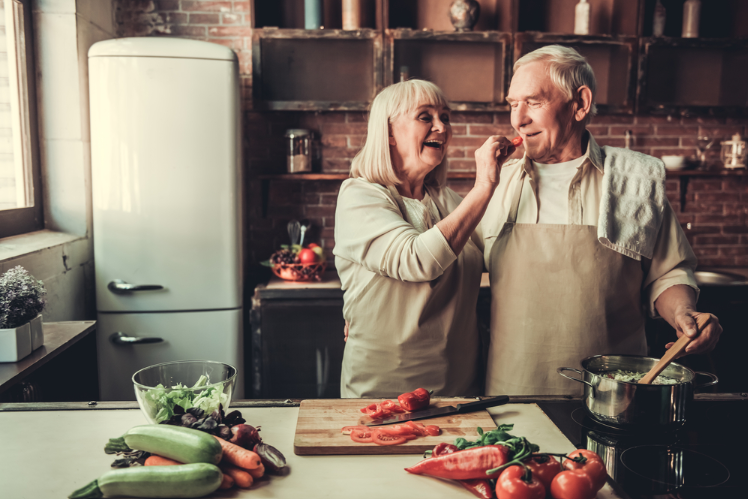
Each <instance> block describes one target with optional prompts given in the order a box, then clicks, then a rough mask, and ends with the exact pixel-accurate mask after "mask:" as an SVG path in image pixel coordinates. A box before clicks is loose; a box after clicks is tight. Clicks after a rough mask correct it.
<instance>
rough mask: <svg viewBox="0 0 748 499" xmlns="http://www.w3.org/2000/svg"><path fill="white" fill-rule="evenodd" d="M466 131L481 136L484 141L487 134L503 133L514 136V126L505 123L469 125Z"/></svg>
mask: <svg viewBox="0 0 748 499" xmlns="http://www.w3.org/2000/svg"><path fill="white" fill-rule="evenodd" d="M468 133H469V134H470V135H477V136H479V137H481V138H482V139H483V141H484V142H485V140H486V139H487V138H488V136H489V135H503V136H505V137H514V136H515V135H516V133H515V132H514V128H512V127H511V126H507V125H470V126H469V127H468Z"/></svg>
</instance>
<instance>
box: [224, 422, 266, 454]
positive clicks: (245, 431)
mask: <svg viewBox="0 0 748 499" xmlns="http://www.w3.org/2000/svg"><path fill="white" fill-rule="evenodd" d="M259 432H260V428H259V427H257V428H255V427H254V426H252V425H248V424H238V425H234V426H232V427H231V433H233V434H234V436H233V437H231V439H230V440H229V442H231V443H232V444H236V445H238V446H239V447H244V448H245V449H250V450H251V449H252V448H254V446H255V445H257V444H261V443H262V437H261V436H260V433H259Z"/></svg>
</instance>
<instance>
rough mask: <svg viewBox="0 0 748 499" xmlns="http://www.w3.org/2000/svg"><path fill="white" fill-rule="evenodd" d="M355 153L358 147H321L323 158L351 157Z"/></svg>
mask: <svg viewBox="0 0 748 499" xmlns="http://www.w3.org/2000/svg"><path fill="white" fill-rule="evenodd" d="M356 153H358V149H343V148H337V147H323V148H322V156H323V157H324V158H325V159H332V158H348V159H351V158H353V157H354V156H355V155H356Z"/></svg>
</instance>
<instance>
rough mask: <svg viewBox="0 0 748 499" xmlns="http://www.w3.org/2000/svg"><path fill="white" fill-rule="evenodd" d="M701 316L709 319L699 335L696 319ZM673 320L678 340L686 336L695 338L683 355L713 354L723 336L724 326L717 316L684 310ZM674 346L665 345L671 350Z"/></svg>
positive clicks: (678, 312)
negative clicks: (706, 316) (720, 337)
mask: <svg viewBox="0 0 748 499" xmlns="http://www.w3.org/2000/svg"><path fill="white" fill-rule="evenodd" d="M700 315H708V316H709V319H708V320H707V322H706V324H705V325H704V328H703V329H702V330H701V332H700V333H699V331H698V327H697V325H696V317H698V316H700ZM673 319H674V321H675V325H676V328H675V332H676V334H677V335H678V338H680V337H681V336H683V335H684V334H685V335H688V336H690V337H692V338H694V339H693V340H692V341H691V343H689V344H688V346H687V347H686V349H685V350H684V352H683V355H691V354H694V353H707V352H711V351H712V350H714V347H715V346H717V342H718V341H719V336H720V335H721V334H722V326H721V325H720V324H719V319H718V318H717V316H716V315H713V314H708V313H705V312H696V311H695V310H693V309H690V308H684V309H683V310H679V311H677V312H676V313H675V316H674V317H673ZM674 344H675V343H674V342H671V343H668V344H667V345H665V348H670V347H672V346H673V345H674Z"/></svg>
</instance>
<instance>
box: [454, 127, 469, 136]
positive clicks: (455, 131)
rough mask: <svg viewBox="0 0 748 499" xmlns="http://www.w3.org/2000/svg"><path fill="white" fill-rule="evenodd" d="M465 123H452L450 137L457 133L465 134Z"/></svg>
mask: <svg viewBox="0 0 748 499" xmlns="http://www.w3.org/2000/svg"><path fill="white" fill-rule="evenodd" d="M467 130H468V127H467V125H452V137H455V136H457V135H467Z"/></svg>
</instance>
